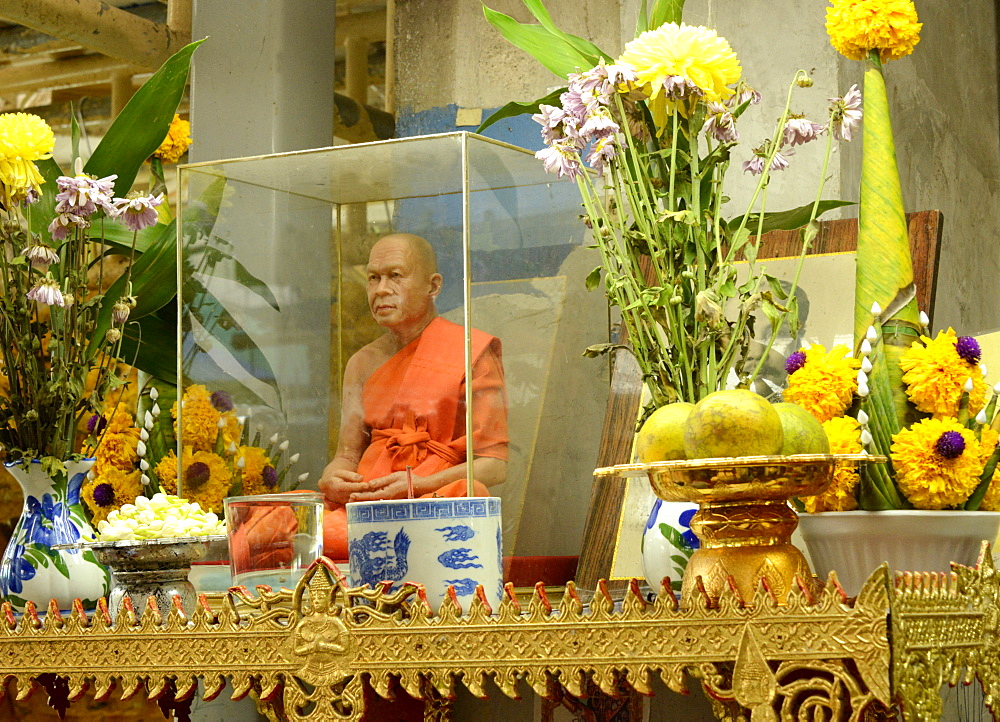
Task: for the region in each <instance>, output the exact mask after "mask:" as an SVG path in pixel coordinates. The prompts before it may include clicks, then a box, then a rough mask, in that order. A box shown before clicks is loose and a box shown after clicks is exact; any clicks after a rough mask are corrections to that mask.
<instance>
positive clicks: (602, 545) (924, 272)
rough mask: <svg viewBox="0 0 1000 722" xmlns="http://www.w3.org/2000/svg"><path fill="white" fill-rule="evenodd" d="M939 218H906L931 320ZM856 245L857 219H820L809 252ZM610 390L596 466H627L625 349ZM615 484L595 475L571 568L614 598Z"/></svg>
mask: <svg viewBox="0 0 1000 722" xmlns="http://www.w3.org/2000/svg"><path fill="white" fill-rule="evenodd" d="M942 222H943V217H942V214H941V212H940V211H919V212H917V213H908V214H907V224H908V231H909V237H910V252H911V254H912V257H913V280H914V283H915V285H916V287H917V300H918V303H919V305H920V308H921V309H922V310H924V311H925V312H926V313H927V315H928V316H930V317H931V318H933V310H934V294H935V286H936V285H937V267H938V257H939V255H940V249H941V230H942ZM764 239H765V240H764V242H763V243H762V244H761V250H760V253H759V254H758V259H760V260H763V259H765V258H780V257H784V256H794V255H796V254H797V253H798V252H799V248H801V245H800V244H801V243H802V241H801V239H800V235H799V232H798V231H774V232H772V233H769V234H767V235H766V236H765V237H764ZM857 246H858V221H857V219H856V218H850V219H843V220H835V221H825V222H823V223H821V224H820V232H819V235H818V236H817V237H816V239H815V240H814V241H813V245H812V247H811V248H810V250H809V253H810V254H827V253H849V252H852V251H854V250H856V249H857ZM611 362H612V372H611V390H610V394H609V398H608V406H607V411H606V413H605V417H604V430H603V432H602V434H601V446H600V449H599V453H598V457H597V466H598V467H603V466H612V465H615V464H623V463H628V462H629V461H630V460H631V459H630V456H629V455H630V453H631V449H632V437H633V425H634V423H635V419H636V414H637V413H638V410H639V400H640V397H641V395H642V378H641V373H640V371H639V367H638V364H636V363H635V361H634V360H633V359H632V358H631V355H630V354H629V352H628V351H625V350H620V349H619V350H617V351H615V355H614V356H613V357H612V360H611ZM617 481H618V480H616V479H614V478H611V477H601V478H598V477H595V478H594V485H593V488H592V490H591V496H590V506H589V507H588V511H587V520H586V523H585V525H584V532H583V546H582V548H581V551H580V561H579V563H578V565H577V568H576V577H575V579H576V584H577V586H578V587H579V588H581V589H585V590H594V589H597V584H598V580H600V579H607V580H608V588H609V590H611V592H612V593H613V594H618V595H621V594H624V591H625V589H626V587H627V586H628V580H625V579H612V578H611V571H612V569H613V567H614V562H615V554H616V551H617V547H618V545H617V537H618V533H619V529H620V528H621V522H622V513H623V501H624V499H623V494H622V493H621V485H620V484H619V483H616V482H617Z"/></svg>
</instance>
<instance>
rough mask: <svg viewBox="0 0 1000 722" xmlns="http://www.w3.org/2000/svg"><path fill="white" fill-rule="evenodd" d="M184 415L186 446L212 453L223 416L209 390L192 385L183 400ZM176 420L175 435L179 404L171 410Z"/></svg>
mask: <svg viewBox="0 0 1000 722" xmlns="http://www.w3.org/2000/svg"><path fill="white" fill-rule="evenodd" d="M181 403H182V404H183V405H184V413H183V414H182V415H181V416H182V418H183V423H184V431H183V434H182V437H183V443H184V445H185V446H191V447H192V448H193V449H194V450H195V451H211V450H213V449H214V448H215V441H216V439H217V438H218V436H219V419H221V418H222V414H220V413H219V411H218V409H216V408H215V407H214V406H213V405H212V398H211V395H210V394H209V393H208V389H206V388H205V387H204V386H202V385H200V384H192V385H191V386H188V387H187V389H186V390H185V391H184V396H183V398H182V399H181ZM170 415H171V416H172V417H173V418H174V433H175V434H176V433H177V404H176V403H175V404H174V405H173V407H172V408H171V409H170Z"/></svg>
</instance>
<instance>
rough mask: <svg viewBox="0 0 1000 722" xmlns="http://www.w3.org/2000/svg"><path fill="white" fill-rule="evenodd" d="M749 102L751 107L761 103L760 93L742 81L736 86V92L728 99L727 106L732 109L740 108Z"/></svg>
mask: <svg viewBox="0 0 1000 722" xmlns="http://www.w3.org/2000/svg"><path fill="white" fill-rule="evenodd" d="M748 100H749V101H750V105H757V103H759V102H760V93H758V92H757V91H756V90H754V89H753V88H752V87H750V85H749V83H747V82H746V81H745V80H741V81H740V82H739V85H737V86H736V92H735V93H733V94H732V95H730V96H729V97H728V98H727V99H726V105H728V106H729V107H730V108H738V107H740V106H741V105H743V104H744V103H745V102H747V101H748Z"/></svg>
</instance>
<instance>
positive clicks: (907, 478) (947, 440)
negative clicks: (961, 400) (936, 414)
mask: <svg viewBox="0 0 1000 722" xmlns="http://www.w3.org/2000/svg"><path fill="white" fill-rule="evenodd" d="M890 458H891V459H892V465H893V468H894V469H895V472H896V485H897V486H899V490H900V491H901V492H903V495H904V496H905V497H906V498H907V499H908V500H909V501H910V503H911V504H913V506H915V507H916V508H918V509H947V508H950V507H954V506H958V505H959V504H961V503H963V502H964V501H965V500H966V499H968V498H969V495H970V494H971V493H972V492H973V490H974V489H975V488H976V486H977V485H978V484H979V475H980V474H981V473H982V471H983V461H982V449H981V445H980V443H979V441H977V440H976V435H975V433H974V432H973V431H971V430H970V429H967V428H965V426H963V425H962V424H960V423H958V422H957V421H956V420H955V419H923V420H921V421H918V422H917V423H915V424H913V425H912V426H911V427H910V428H908V429H903V430H902V431H900V432H899V433H898V434H896V435H895V436H893V437H892V449H891V452H890Z"/></svg>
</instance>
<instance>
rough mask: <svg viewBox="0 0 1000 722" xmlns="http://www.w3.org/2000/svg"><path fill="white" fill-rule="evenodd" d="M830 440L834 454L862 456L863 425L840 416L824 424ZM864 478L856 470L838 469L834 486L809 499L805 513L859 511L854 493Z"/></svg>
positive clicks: (831, 450) (847, 467)
mask: <svg viewBox="0 0 1000 722" xmlns="http://www.w3.org/2000/svg"><path fill="white" fill-rule="evenodd" d="M823 430H824V431H826V436H827V438H828V439H829V440H830V453H831V454H858V453H860V452H861V425H860V424H859V423H858V422H857V420H856V419H853V418H851V417H850V416H838V417H836V418H834V419H830V420H829V421H827V422H825V423H824V424H823ZM860 480H861V476H860V475H859V473H858V469H857V468H855V467H853V466H841V467H837V470H836V471H835V472H833V483H832V484H830V488H829V489H827V490H826V491H824V492H823V493H822V494H817V495H816V496H809V497H806V498H804V499H803V500H802V501H803V503H805V506H806V511H808V512H810V513H815V512H818V511H854V510H855V509H857V508H858V500H857V498H856V496H855V490H856V489H857V487H858V482H859V481H860Z"/></svg>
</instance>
